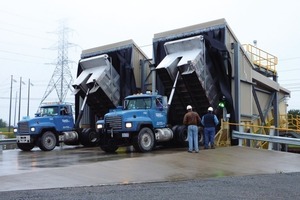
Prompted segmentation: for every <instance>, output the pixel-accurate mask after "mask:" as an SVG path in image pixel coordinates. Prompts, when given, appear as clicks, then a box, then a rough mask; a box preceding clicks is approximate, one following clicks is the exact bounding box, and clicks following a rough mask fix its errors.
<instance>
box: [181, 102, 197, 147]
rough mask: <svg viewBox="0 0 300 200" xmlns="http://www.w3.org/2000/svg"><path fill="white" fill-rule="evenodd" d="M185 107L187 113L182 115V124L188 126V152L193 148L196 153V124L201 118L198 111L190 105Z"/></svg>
mask: <svg viewBox="0 0 300 200" xmlns="http://www.w3.org/2000/svg"><path fill="white" fill-rule="evenodd" d="M186 109H187V113H186V114H185V115H184V117H183V124H184V125H186V126H188V141H189V149H188V152H189V153H192V152H193V150H195V152H196V153H198V152H199V144H198V125H199V124H200V121H201V118H200V116H199V114H198V113H196V112H194V111H193V109H192V106H190V105H188V106H187V107H186Z"/></svg>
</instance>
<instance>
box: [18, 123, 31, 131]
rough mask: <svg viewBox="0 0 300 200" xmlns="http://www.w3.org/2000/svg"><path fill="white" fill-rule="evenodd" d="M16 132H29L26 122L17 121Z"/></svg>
mask: <svg viewBox="0 0 300 200" xmlns="http://www.w3.org/2000/svg"><path fill="white" fill-rule="evenodd" d="M18 132H19V133H28V132H29V126H28V122H19V123H18Z"/></svg>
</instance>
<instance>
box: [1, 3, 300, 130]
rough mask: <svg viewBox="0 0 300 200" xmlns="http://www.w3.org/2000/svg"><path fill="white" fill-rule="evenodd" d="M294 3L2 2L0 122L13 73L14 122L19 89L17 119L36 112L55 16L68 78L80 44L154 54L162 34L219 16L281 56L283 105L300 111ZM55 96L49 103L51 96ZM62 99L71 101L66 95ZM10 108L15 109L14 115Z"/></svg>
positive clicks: (245, 39)
mask: <svg viewBox="0 0 300 200" xmlns="http://www.w3.org/2000/svg"><path fill="white" fill-rule="evenodd" d="M299 4H300V3H299V1H296V0H285V1H279V0H263V1H262V0H251V1H242V0H226V1H224V0H216V1H201V0H184V1H178V0H175V1H174V0H172V1H171V0H119V1H118V0H109V1H102V0H85V1H78V0H51V1H50V0H42V1H41V0H26V1H21V0H9V1H1V2H0V24H1V26H0V61H1V65H0V66H1V67H0V68H1V73H0V119H3V120H4V121H6V122H8V121H9V120H8V118H9V117H8V116H9V102H10V91H11V87H10V83H11V75H13V79H14V80H16V82H13V87H12V94H13V98H12V125H13V123H14V116H16V117H17V116H18V110H19V104H18V103H17V104H15V98H16V93H19V90H20V77H22V81H24V83H25V84H24V85H23V84H22V87H21V91H22V92H21V94H22V95H21V96H22V100H21V113H20V115H21V117H22V116H26V114H27V100H28V80H29V79H30V81H31V83H32V84H33V86H31V87H30V106H29V107H30V112H29V114H30V116H33V115H34V113H35V112H36V111H37V108H38V106H39V103H40V101H41V99H42V97H43V95H44V93H45V91H46V89H47V85H48V83H49V81H50V79H51V76H52V74H53V72H54V69H55V65H53V63H55V62H56V61H57V59H56V58H57V53H58V50H57V49H56V47H57V44H58V34H57V31H58V29H59V26H60V23H61V21H65V23H66V26H67V27H68V28H69V30H70V31H69V34H68V36H69V38H68V39H69V42H70V43H72V44H74V47H72V48H69V49H68V51H69V60H72V61H74V63H73V64H70V65H69V66H70V70H71V72H72V73H73V76H74V78H76V77H75V74H76V70H77V62H78V61H79V58H80V53H81V51H82V49H88V48H93V47H97V46H102V45H106V44H110V43H115V42H120V41H123V40H128V39H133V40H134V41H135V43H137V45H139V46H140V47H141V48H142V50H143V51H144V52H145V53H146V54H148V56H149V57H152V55H151V50H152V46H151V45H152V39H153V35H154V34H155V33H160V32H164V31H168V30H172V29H177V28H182V27H185V26H190V25H195V24H199V23H204V22H207V21H211V20H216V19H220V18H225V19H226V21H227V22H228V24H229V26H230V27H231V29H232V30H233V32H234V33H235V35H236V36H237V38H238V40H239V41H240V42H241V43H242V44H253V41H254V40H257V46H258V47H259V48H261V49H263V50H265V51H267V52H269V53H271V54H273V55H275V56H277V57H278V59H279V64H278V65H277V68H276V69H277V71H278V76H279V82H280V83H281V85H282V86H283V87H285V88H287V89H289V90H290V91H291V98H290V99H289V101H288V104H289V107H288V109H300V105H299V104H298V103H299V102H300V86H299V84H300V79H299V72H300V67H299V64H300V52H299V47H300V39H299V37H300V23H299V20H300V12H299ZM56 96H57V95H56V94H55V93H53V94H52V95H51V96H50V97H49V101H55V100H57V99H55V97H56ZM66 101H74V99H73V96H72V95H71V94H69V95H68V97H67V99H66ZM15 107H16V108H17V109H16V114H15Z"/></svg>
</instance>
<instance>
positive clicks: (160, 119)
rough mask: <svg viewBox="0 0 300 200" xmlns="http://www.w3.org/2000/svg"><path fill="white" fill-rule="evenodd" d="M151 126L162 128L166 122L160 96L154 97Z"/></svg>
mask: <svg viewBox="0 0 300 200" xmlns="http://www.w3.org/2000/svg"><path fill="white" fill-rule="evenodd" d="M152 121H153V126H154V127H155V128H163V127H165V126H166V124H167V115H166V110H165V109H164V106H163V100H162V98H160V97H159V98H156V99H155V100H154V102H153V117H152Z"/></svg>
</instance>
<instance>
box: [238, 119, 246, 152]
mask: <svg viewBox="0 0 300 200" xmlns="http://www.w3.org/2000/svg"><path fill="white" fill-rule="evenodd" d="M244 130H245V123H244V122H242V123H241V125H240V126H239V132H244ZM239 146H240V147H241V146H243V139H241V138H240V139H239Z"/></svg>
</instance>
